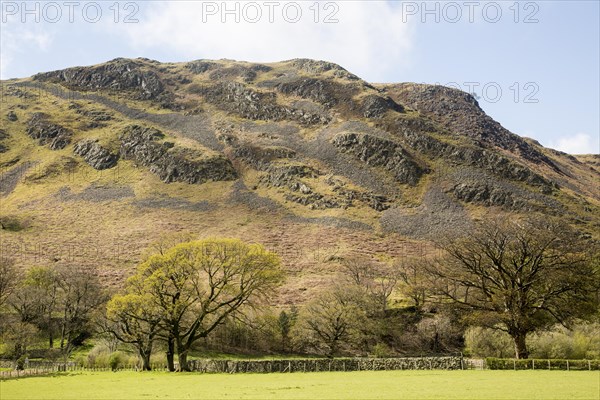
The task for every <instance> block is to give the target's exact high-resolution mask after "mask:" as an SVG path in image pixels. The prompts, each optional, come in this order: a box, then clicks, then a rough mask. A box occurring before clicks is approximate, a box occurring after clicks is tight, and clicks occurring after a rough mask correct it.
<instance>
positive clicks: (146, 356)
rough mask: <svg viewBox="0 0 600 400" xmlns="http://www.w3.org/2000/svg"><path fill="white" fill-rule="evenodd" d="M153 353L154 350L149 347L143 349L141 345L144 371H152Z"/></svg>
mask: <svg viewBox="0 0 600 400" xmlns="http://www.w3.org/2000/svg"><path fill="white" fill-rule="evenodd" d="M151 354H152V350H150V351H148V349H143V348H141V347H140V357H141V358H142V371H152V367H151V366H150V355H151Z"/></svg>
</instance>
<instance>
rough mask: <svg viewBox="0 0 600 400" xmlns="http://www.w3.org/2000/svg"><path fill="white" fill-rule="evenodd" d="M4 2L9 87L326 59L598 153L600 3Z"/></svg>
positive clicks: (552, 142) (558, 144)
mask: <svg viewBox="0 0 600 400" xmlns="http://www.w3.org/2000/svg"><path fill="white" fill-rule="evenodd" d="M0 3H1V11H2V16H1V17H2V19H1V22H0V28H1V31H0V76H1V77H2V79H8V78H14V77H26V76H30V75H32V74H34V73H36V72H40V71H47V70H54V69H60V68H65V67H69V66H74V65H89V64H94V63H99V62H103V61H107V60H110V59H113V58H116V57H148V58H152V59H157V60H159V61H189V60H193V59H199V58H230V59H240V60H248V61H261V62H268V61H278V60H283V59H289V58H296V57H308V58H317V59H326V60H330V61H333V62H337V63H339V64H341V65H342V66H344V67H345V68H347V69H348V70H350V71H352V72H354V73H356V74H357V75H359V76H361V77H362V78H364V79H366V80H368V81H371V82H406V81H412V82H426V83H440V84H444V85H449V86H455V87H459V88H461V89H463V90H465V91H469V92H475V93H476V94H477V96H478V97H479V102H480V105H481V106H482V108H483V109H484V110H485V111H486V112H488V113H489V114H490V115H491V116H492V117H494V118H495V119H496V120H498V121H499V122H501V123H502V124H503V125H504V126H505V127H507V128H508V129H510V130H511V131H513V132H515V133H517V134H520V135H522V136H529V137H533V138H535V139H537V140H539V141H540V142H541V143H542V144H543V145H545V146H548V147H553V148H557V149H560V150H563V151H567V152H570V153H598V152H599V150H600V139H599V135H600V122H599V111H598V110H599V109H600V99H599V97H600V81H599V76H600V61H599V52H600V50H599V49H600V43H599V40H600V39H599V38H600V31H599V25H600V23H599V21H600V6H599V4H600V2H598V1H520V2H515V1H497V2H489V1H481V2H478V1H472V2H467V1H456V2H435V1H433V2H423V1H414V2H413V1H394V2H386V1H336V2H334V1H320V2H318V3H317V2H315V1H296V2H292V1H275V2H271V3H268V2H266V1H255V2H236V1H228V2H227V3H226V4H225V5H224V3H223V2H222V1H217V2H211V1H203V2H200V1H198V2H193V1H169V2H166V1H151V2H147V1H146V2H133V1H130V2H127V1H123V2H115V1H114V0H111V1H96V2H92V1H74V2H72V3H68V2H62V1H54V2H52V1H30V2H26V3H23V2H22V1H1V2H0ZM69 4H70V5H69ZM227 11H229V13H227ZM236 19H238V20H237V21H236Z"/></svg>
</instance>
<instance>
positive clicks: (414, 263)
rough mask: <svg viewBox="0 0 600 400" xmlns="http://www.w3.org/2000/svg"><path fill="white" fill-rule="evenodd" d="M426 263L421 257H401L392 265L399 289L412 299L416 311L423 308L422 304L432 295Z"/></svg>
mask: <svg viewBox="0 0 600 400" xmlns="http://www.w3.org/2000/svg"><path fill="white" fill-rule="evenodd" d="M426 265H427V264H426V261H425V260H423V259H403V260H401V261H398V262H396V263H395V265H394V268H395V270H396V274H397V277H398V282H399V290H400V292H401V293H402V294H403V295H404V296H406V297H408V298H409V299H410V300H411V301H412V303H413V305H414V307H415V309H416V310H417V312H421V311H422V310H423V306H424V305H425V303H426V302H427V301H428V300H429V299H430V298H431V296H432V293H431V282H430V281H429V279H428V278H427V268H426Z"/></svg>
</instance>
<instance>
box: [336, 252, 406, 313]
mask: <svg viewBox="0 0 600 400" xmlns="http://www.w3.org/2000/svg"><path fill="white" fill-rule="evenodd" d="M342 267H343V272H344V273H345V274H346V276H347V277H348V280H349V282H350V284H352V285H355V286H356V287H358V288H362V289H363V290H364V291H365V293H367V294H369V295H370V296H372V297H373V298H374V300H375V301H376V302H377V303H378V304H379V305H380V310H381V312H383V313H385V312H386V311H387V309H388V302H389V299H390V296H391V295H392V294H393V293H394V290H395V289H396V286H397V284H398V274H397V272H396V270H395V268H394V267H393V266H391V265H379V264H377V263H375V262H373V261H371V260H369V259H367V258H364V257H360V256H358V257H350V258H347V259H345V260H344V261H343V262H342Z"/></svg>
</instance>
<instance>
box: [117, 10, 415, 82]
mask: <svg viewBox="0 0 600 400" xmlns="http://www.w3.org/2000/svg"><path fill="white" fill-rule="evenodd" d="M207 3H212V4H213V5H216V6H217V7H218V8H219V10H218V12H217V14H216V15H206V17H205V18H206V19H205V21H206V22H203V6H204V9H206V7H207V5H206V4H207ZM235 3H238V4H239V6H238V7H239V10H240V14H241V16H242V18H241V20H240V22H239V23H236V22H235V21H234V16H233V15H228V16H227V18H228V19H227V21H226V22H225V23H223V22H222V21H221V17H222V16H223V15H222V4H224V2H178V1H175V2H152V3H150V4H148V3H146V5H144V6H143V9H142V10H141V13H140V15H139V17H138V19H139V23H137V24H119V26H118V28H119V32H118V33H119V34H125V36H126V37H127V38H128V40H129V41H130V43H131V45H132V46H133V47H134V48H136V49H138V50H155V49H161V48H165V47H166V48H168V49H169V50H170V52H174V53H175V54H177V55H178V56H180V57H182V58H185V59H188V60H192V59H198V58H210V59H219V58H230V59H238V60H246V61H260V62H268V61H280V60H285V59H290V58H315V59H322V60H328V61H332V62H336V63H338V64H341V65H342V66H344V67H345V68H347V69H349V70H350V71H352V72H354V73H356V74H357V75H359V76H361V77H363V78H365V79H367V80H371V81H378V80H384V79H385V78H384V77H385V76H386V74H389V72H391V71H392V70H393V69H397V68H402V67H403V66H406V65H407V60H408V57H407V55H408V53H409V52H410V50H411V42H412V40H411V39H412V27H411V25H409V24H406V23H402V15H401V12H402V11H401V10H400V8H399V7H393V6H391V5H390V3H389V2H385V1H368V2H367V1H364V2H363V1H351V2H342V1H338V2H335V4H337V5H338V7H339V10H338V12H337V13H336V15H335V16H334V17H335V18H337V19H338V20H339V22H338V23H324V22H323V19H324V18H325V17H326V16H327V15H328V14H330V13H331V12H333V11H334V8H328V9H324V7H325V5H324V4H325V3H323V2H321V3H319V4H320V8H321V9H320V13H319V19H320V22H318V23H315V22H314V17H315V14H314V9H310V8H309V7H311V6H313V7H314V4H315V3H313V2H296V3H295V4H298V5H300V7H301V11H302V17H301V18H300V20H299V21H298V22H297V23H290V22H286V20H285V19H284V16H283V7H284V5H286V4H290V3H292V2H287V1H281V2H278V3H279V4H280V6H279V7H277V8H275V9H274V12H273V14H272V15H273V19H274V21H273V22H269V8H268V7H267V6H265V5H266V4H267V3H268V2H261V1H257V2H254V4H257V5H258V6H259V7H260V9H261V11H262V18H261V19H260V21H259V22H257V23H249V22H247V20H246V21H244V18H243V14H242V10H243V7H244V6H245V5H246V4H247V2H227V6H228V7H229V8H233V7H234V5H233V4H235ZM332 3H334V2H332ZM203 4H204V5H203ZM251 11H252V13H250V12H251ZM294 14H295V13H294V12H293V10H292V9H289V10H288V14H287V15H288V16H291V17H293V16H294ZM248 15H250V18H254V15H255V13H254V10H251V9H248ZM110 28H111V31H112V32H114V31H115V29H114V28H115V26H114V25H113V26H111V27H110Z"/></svg>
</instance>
